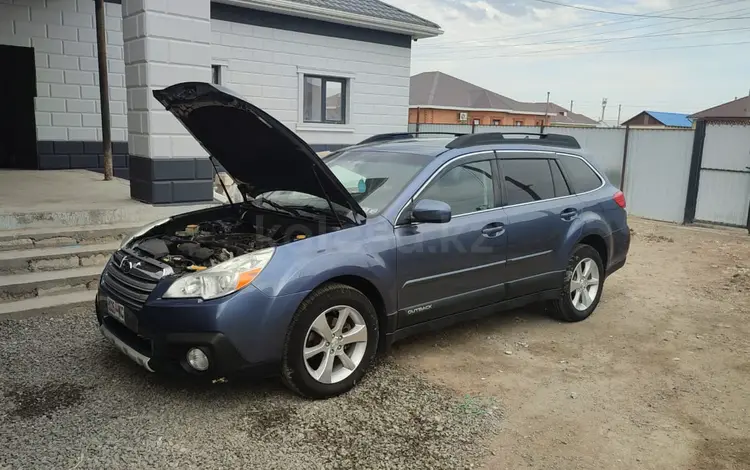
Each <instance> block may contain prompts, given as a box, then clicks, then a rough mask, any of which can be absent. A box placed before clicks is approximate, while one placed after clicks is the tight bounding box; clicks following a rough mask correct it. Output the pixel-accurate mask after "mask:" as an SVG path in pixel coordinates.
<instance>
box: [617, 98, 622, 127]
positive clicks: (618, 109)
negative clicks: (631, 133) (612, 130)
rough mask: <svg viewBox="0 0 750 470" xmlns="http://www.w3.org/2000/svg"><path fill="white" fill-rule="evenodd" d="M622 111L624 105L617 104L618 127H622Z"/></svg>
mask: <svg viewBox="0 0 750 470" xmlns="http://www.w3.org/2000/svg"><path fill="white" fill-rule="evenodd" d="M621 111H622V105H621V104H620V105H618V106H617V127H620V112H621Z"/></svg>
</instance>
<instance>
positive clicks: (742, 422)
mask: <svg viewBox="0 0 750 470" xmlns="http://www.w3.org/2000/svg"><path fill="white" fill-rule="evenodd" d="M630 223H631V228H632V229H633V231H634V238H633V243H632V247H631V251H630V257H629V260H628V264H627V265H626V267H625V268H623V269H622V270H620V271H619V272H617V273H616V274H614V275H613V276H612V277H611V278H609V279H608V281H607V283H606V285H605V288H604V294H603V299H602V302H601V304H600V306H599V308H598V310H597V311H596V312H595V313H594V315H593V316H592V317H591V318H589V319H588V320H587V321H584V322H582V323H578V324H563V323H558V322H555V321H552V320H550V319H548V318H547V317H546V316H544V315H543V314H542V313H540V312H533V311H531V312H530V311H523V312H511V313H509V314H505V315H499V316H497V317H494V318H490V319H488V320H483V321H479V322H474V323H469V324H466V325H463V326H459V327H457V328H452V329H450V330H447V331H444V332H441V333H436V334H433V335H427V336H422V337H419V338H416V339H414V340H412V341H410V342H407V343H403V344H401V345H399V346H397V348H396V351H395V352H394V354H393V357H394V359H395V361H396V362H397V363H399V364H400V365H403V366H406V367H408V368H413V369H416V370H417V371H420V372H421V373H422V374H424V375H425V376H426V378H427V379H428V380H431V381H435V382H437V383H439V384H442V385H445V386H448V387H449V388H451V389H453V390H455V391H456V392H457V393H458V394H461V395H468V396H469V397H481V398H491V399H495V400H496V401H497V403H499V404H500V408H501V409H502V412H503V415H504V420H503V422H502V424H501V425H500V431H499V432H497V433H495V434H494V435H491V436H489V437H488V439H487V441H488V442H489V444H488V445H489V447H490V448H489V452H488V454H487V455H488V457H487V459H486V460H485V461H484V462H483V468H487V469H493V470H495V469H498V470H499V469H514V470H515V469H529V468H534V469H561V470H562V469H573V468H575V469H633V468H639V469H692V470H702V469H706V470H709V469H710V470H722V469H750V410H749V409H750V236H748V234H747V232H746V231H740V230H729V229H704V228H697V227H682V226H675V225H669V224H662V223H656V222H651V221H645V220H638V219H632V220H631V221H630Z"/></svg>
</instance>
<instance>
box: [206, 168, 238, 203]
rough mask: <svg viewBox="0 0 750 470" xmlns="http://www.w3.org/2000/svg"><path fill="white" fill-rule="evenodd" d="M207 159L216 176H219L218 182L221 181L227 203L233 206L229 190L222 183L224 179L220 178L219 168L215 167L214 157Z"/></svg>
mask: <svg viewBox="0 0 750 470" xmlns="http://www.w3.org/2000/svg"><path fill="white" fill-rule="evenodd" d="M208 159H209V160H210V161H211V165H212V166H213V167H214V171H215V172H216V176H218V177H219V183H221V187H222V188H224V194H226V195H227V199H228V200H229V205H230V206H234V201H232V197H231V196H230V195H229V190H228V189H227V186H226V185H225V184H224V180H223V179H221V175H220V174H219V169H218V168H216V162H215V161H214V157H213V156H211V157H208Z"/></svg>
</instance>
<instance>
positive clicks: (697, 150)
mask: <svg viewBox="0 0 750 470" xmlns="http://www.w3.org/2000/svg"><path fill="white" fill-rule="evenodd" d="M705 143H706V121H705V120H704V119H701V120H699V121H698V122H697V123H696V125H695V134H693V153H692V156H691V157H690V174H689V176H688V187H687V197H686V198H685V217H684V219H683V221H682V223H684V224H692V223H693V222H695V208H696V206H697V205H698V188H699V186H700V181H701V166H702V165H703V146H704V144H705Z"/></svg>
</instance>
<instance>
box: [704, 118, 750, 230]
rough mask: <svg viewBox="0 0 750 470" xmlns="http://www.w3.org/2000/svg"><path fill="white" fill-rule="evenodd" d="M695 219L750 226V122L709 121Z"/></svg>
mask: <svg viewBox="0 0 750 470" xmlns="http://www.w3.org/2000/svg"><path fill="white" fill-rule="evenodd" d="M699 181H700V183H699V186H698V199H697V201H696V207H695V219H696V220H698V221H703V222H711V223H719V224H725V225H733V226H738V227H748V228H749V229H750V123H741V124H740V123H727V124H724V123H713V122H711V123H707V124H706V136H705V141H704V143H703V158H702V163H701V168H700V180H699Z"/></svg>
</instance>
